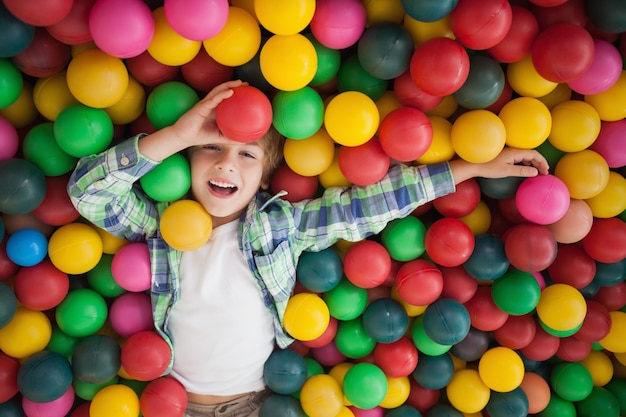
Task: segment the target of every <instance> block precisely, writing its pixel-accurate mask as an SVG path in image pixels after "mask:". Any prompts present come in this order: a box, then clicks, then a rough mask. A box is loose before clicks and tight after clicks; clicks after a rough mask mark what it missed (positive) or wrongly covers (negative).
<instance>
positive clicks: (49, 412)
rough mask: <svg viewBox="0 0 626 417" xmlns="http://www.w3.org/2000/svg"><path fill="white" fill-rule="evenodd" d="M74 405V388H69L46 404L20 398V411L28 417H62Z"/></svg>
mask: <svg viewBox="0 0 626 417" xmlns="http://www.w3.org/2000/svg"><path fill="white" fill-rule="evenodd" d="M73 404H74V388H73V387H72V386H71V385H70V387H69V388H68V389H67V391H65V393H64V394H63V395H61V396H60V397H59V398H57V399H56V400H53V401H50V402H47V403H36V402H33V401H31V400H29V399H27V398H25V397H23V398H22V409H23V410H24V414H26V415H27V416H28V417H64V416H66V415H67V413H69V412H70V410H71V409H72V405H73Z"/></svg>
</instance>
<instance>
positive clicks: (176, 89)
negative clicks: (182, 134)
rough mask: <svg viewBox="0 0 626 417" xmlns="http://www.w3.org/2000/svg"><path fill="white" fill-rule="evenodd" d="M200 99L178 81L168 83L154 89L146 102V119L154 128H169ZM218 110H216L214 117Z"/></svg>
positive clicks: (189, 88)
mask: <svg viewBox="0 0 626 417" xmlns="http://www.w3.org/2000/svg"><path fill="white" fill-rule="evenodd" d="M199 100H200V98H199V97H198V94H197V93H196V92H195V91H194V90H193V89H192V88H191V87H189V86H188V85H187V84H184V83H182V82H180V81H168V82H165V83H162V84H159V85H158V86H157V87H155V88H154V89H153V90H152V91H151V92H150V94H149V95H148V99H147V101H146V113H147V114H148V119H150V122H151V123H152V124H153V125H154V127H155V128H157V129H160V128H163V127H166V126H170V125H172V124H174V122H176V120H178V118H179V117H180V116H182V115H183V113H185V112H186V111H187V110H189V109H191V108H192V107H193V106H194V105H195V104H196V103H197V102H198V101H199ZM217 113H219V111H218V110H216V117H217Z"/></svg>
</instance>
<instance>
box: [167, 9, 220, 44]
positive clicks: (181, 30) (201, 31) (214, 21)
mask: <svg viewBox="0 0 626 417" xmlns="http://www.w3.org/2000/svg"><path fill="white" fill-rule="evenodd" d="M163 11H164V13H165V19H166V20H167V22H168V23H169V24H170V26H171V27H172V29H174V31H175V32H176V33H178V34H179V35H180V36H182V37H183V38H186V39H191V40H194V41H203V40H205V39H209V38H212V37H213V36H215V35H217V34H218V33H219V31H221V30H222V29H223V28H224V26H225V25H226V20H227V19H228V0H186V1H179V0H165V2H164V3H163Z"/></svg>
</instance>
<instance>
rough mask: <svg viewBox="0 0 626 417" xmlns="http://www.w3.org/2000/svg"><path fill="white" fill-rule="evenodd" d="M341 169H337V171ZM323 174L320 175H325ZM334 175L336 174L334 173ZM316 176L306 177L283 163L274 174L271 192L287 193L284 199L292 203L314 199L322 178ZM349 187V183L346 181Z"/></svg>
mask: <svg viewBox="0 0 626 417" xmlns="http://www.w3.org/2000/svg"><path fill="white" fill-rule="evenodd" d="M338 169H339V168H338V167H337V170H338ZM324 172H326V171H324ZM324 172H323V173H321V174H320V175H322V174H324ZM333 174H335V173H334V172H333ZM318 178H319V177H315V176H305V175H301V174H300V173H297V172H294V170H293V169H291V168H290V167H289V165H287V164H286V163H283V164H281V165H279V166H278V168H276V170H275V171H274V173H273V174H272V178H271V180H270V190H271V191H272V192H273V193H278V192H279V191H282V190H284V191H287V195H285V196H283V199H284V200H286V201H290V202H293V203H295V202H297V201H302V200H306V199H308V198H312V197H313V196H315V193H317V190H318V187H319V184H320V183H321V181H322V180H321V178H319V181H318ZM344 181H345V182H346V183H347V185H349V182H348V181H347V180H345V179H344Z"/></svg>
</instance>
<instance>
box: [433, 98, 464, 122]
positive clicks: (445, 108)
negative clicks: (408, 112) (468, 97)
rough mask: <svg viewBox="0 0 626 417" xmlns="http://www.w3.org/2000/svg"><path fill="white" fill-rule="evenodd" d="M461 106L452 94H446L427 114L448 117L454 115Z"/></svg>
mask: <svg viewBox="0 0 626 417" xmlns="http://www.w3.org/2000/svg"><path fill="white" fill-rule="evenodd" d="M458 108H459V103H458V102H457V101H456V99H455V98H454V96H453V95H452V94H450V95H448V96H445V97H444V98H443V100H441V102H440V103H439V104H437V106H436V107H435V108H434V109H432V110H429V111H427V112H426V115H427V116H429V117H430V116H439V117H443V118H444V119H447V118H448V117H450V116H452V115H453V114H454V113H455V112H456V111H457V110H458Z"/></svg>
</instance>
